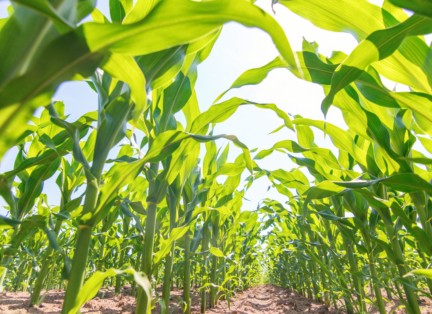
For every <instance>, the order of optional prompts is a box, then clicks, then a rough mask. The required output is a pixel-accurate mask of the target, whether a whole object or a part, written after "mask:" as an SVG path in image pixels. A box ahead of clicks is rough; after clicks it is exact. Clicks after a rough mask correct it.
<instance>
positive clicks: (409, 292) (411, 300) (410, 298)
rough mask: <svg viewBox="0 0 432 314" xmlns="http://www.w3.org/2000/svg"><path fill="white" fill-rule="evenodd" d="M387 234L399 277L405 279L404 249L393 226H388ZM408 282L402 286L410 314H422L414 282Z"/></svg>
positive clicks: (404, 282) (408, 280)
mask: <svg viewBox="0 0 432 314" xmlns="http://www.w3.org/2000/svg"><path fill="white" fill-rule="evenodd" d="M386 230H387V234H388V236H389V237H390V243H391V246H392V249H393V254H394V257H395V259H396V267H397V269H398V272H399V276H401V277H403V276H404V275H406V274H407V273H408V271H409V270H408V268H407V266H406V264H405V259H404V257H403V252H402V248H401V246H400V243H399V239H398V237H397V234H396V233H395V232H394V228H393V227H392V226H388V225H386ZM405 280H406V281H403V283H402V285H403V288H404V290H405V295H406V298H407V302H408V308H407V310H408V313H410V314H420V307H419V304H418V299H417V294H416V292H415V290H414V289H413V287H415V284H414V282H412V280H410V279H408V278H405Z"/></svg>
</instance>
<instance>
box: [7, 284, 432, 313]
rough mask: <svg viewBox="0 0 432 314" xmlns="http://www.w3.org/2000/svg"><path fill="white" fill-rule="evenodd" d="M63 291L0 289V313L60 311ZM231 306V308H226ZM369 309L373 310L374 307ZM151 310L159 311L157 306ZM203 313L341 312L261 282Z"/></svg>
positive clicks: (392, 308) (176, 298)
mask: <svg viewBox="0 0 432 314" xmlns="http://www.w3.org/2000/svg"><path fill="white" fill-rule="evenodd" d="M63 296H64V293H63V292H62V291H49V292H47V293H46V294H45V297H44V300H43V303H42V304H41V305H40V306H37V307H32V308H29V294H28V293H26V292H16V293H15V292H14V293H12V292H4V293H1V294H0V313H1V314H3V313H5V314H27V313H37V314H40V313H44V314H56V313H60V311H61V305H62V301H63ZM171 303H172V305H171V306H170V309H171V310H170V313H182V312H183V311H182V309H181V306H180V305H179V304H180V303H181V291H180V290H175V291H172V293H171ZM192 304H193V306H192V312H193V313H199V312H200V311H199V310H200V305H199V304H200V303H199V297H198V295H197V294H196V293H195V294H193V295H192ZM420 304H421V306H422V313H424V314H432V303H431V301H430V300H426V299H424V298H421V299H420ZM134 306H135V298H134V297H133V296H131V295H130V289H129V288H125V289H124V290H123V291H122V294H120V295H115V294H114V292H113V290H112V289H104V290H101V292H100V293H99V294H98V296H97V297H96V298H94V299H93V300H91V301H89V302H87V304H86V305H85V306H84V307H83V309H82V313H88V314H119V313H121V314H126V313H128V314H129V313H134ZM387 309H388V313H395V314H396V313H406V311H405V310H403V307H401V306H400V305H399V303H398V302H394V301H393V302H389V304H388V306H387ZM230 310H231V311H230ZM368 312H369V313H377V311H375V310H372V309H371V310H370V311H368ZM154 313H159V311H158V309H156V310H155V311H154ZM206 313H215V314H216V313H232V314H248V313H252V314H253V313H264V314H266V313H267V314H278V313H280V314H289V313H316V314H318V313H319V314H325V313H334V314H336V313H344V312H343V311H341V310H336V309H333V308H330V309H328V308H327V307H326V306H325V305H323V304H320V303H318V302H312V301H310V300H309V299H307V298H305V297H303V296H301V295H299V294H297V293H295V292H291V291H289V290H287V289H283V288H279V287H276V286H273V285H263V286H257V287H253V288H250V289H248V290H246V291H243V292H241V293H238V294H237V295H236V296H235V297H234V298H232V300H231V304H230V309H229V308H228V303H227V301H224V300H221V301H219V303H218V305H217V306H216V307H215V308H213V309H209V310H207V311H206Z"/></svg>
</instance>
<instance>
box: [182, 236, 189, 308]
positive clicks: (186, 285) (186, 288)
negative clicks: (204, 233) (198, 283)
mask: <svg viewBox="0 0 432 314" xmlns="http://www.w3.org/2000/svg"><path fill="white" fill-rule="evenodd" d="M184 263H185V264H184V265H185V267H184V277H183V278H184V279H183V300H184V301H185V303H186V309H185V314H190V313H191V295H190V288H191V252H190V231H189V230H188V231H187V233H186V235H185V260H184Z"/></svg>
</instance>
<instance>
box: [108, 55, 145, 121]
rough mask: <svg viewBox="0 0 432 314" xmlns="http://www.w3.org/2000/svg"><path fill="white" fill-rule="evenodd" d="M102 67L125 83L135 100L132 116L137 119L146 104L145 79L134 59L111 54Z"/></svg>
mask: <svg viewBox="0 0 432 314" xmlns="http://www.w3.org/2000/svg"><path fill="white" fill-rule="evenodd" d="M102 68H103V69H104V71H106V72H107V73H109V74H110V75H111V76H113V77H115V78H117V79H119V80H121V81H123V82H125V83H127V84H128V85H129V87H130V89H131V92H132V95H131V96H132V100H133V101H134V102H135V107H134V112H133V116H134V118H135V119H136V120H137V119H138V118H139V117H141V114H142V113H143V112H144V110H145V109H146V106H147V93H146V80H145V77H144V75H143V73H142V72H141V69H140V67H139V66H138V64H137V63H136V61H135V59H134V58H133V57H131V56H125V55H121V54H115V53H114V54H111V55H110V57H109V59H108V61H106V62H105V63H104V64H103V66H102Z"/></svg>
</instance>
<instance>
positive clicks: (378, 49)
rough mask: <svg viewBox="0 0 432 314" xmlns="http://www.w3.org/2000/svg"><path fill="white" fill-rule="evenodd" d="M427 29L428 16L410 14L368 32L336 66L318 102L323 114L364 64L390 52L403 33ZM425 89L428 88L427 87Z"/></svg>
mask: <svg viewBox="0 0 432 314" xmlns="http://www.w3.org/2000/svg"><path fill="white" fill-rule="evenodd" d="M431 32H432V19H430V18H427V17H423V16H418V15H413V16H411V17H410V18H409V19H407V20H406V21H404V22H403V23H400V24H397V25H396V26H393V27H390V28H387V29H383V30H378V31H375V32H373V33H372V34H370V35H369V36H368V37H367V38H366V39H365V40H363V41H362V42H361V43H360V44H359V45H358V46H357V47H356V48H355V49H354V51H353V52H352V53H351V54H350V56H349V57H348V58H347V59H346V60H345V61H344V62H343V63H342V64H340V65H339V66H338V68H337V69H336V72H335V73H334V75H333V78H332V85H331V89H330V92H329V94H328V95H327V96H326V98H325V99H324V101H323V103H322V105H321V109H322V111H323V113H324V114H327V111H328V109H329V107H330V106H331V105H332V103H333V99H334V97H335V95H336V93H337V92H338V91H340V90H341V89H343V88H344V87H345V86H347V85H348V84H350V83H351V82H353V81H354V80H355V79H357V78H358V77H359V76H360V75H361V74H362V73H363V71H364V70H365V69H366V67H367V66H369V65H370V64H372V63H373V62H375V61H379V60H382V59H385V58H387V57H388V56H390V55H391V54H392V53H394V52H395V51H396V50H397V49H398V47H399V46H400V45H401V43H402V41H403V40H404V39H405V37H408V36H417V35H423V34H428V33H431ZM427 89H428V90H430V88H427Z"/></svg>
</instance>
